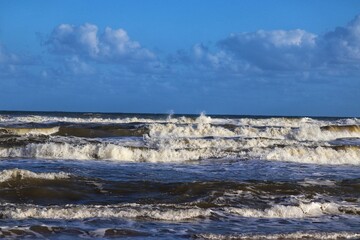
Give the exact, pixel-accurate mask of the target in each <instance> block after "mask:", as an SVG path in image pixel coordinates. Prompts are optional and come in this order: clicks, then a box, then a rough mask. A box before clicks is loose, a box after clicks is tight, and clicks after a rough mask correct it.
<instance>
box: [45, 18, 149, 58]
mask: <svg viewBox="0 0 360 240" xmlns="http://www.w3.org/2000/svg"><path fill="white" fill-rule="evenodd" d="M45 44H46V45H47V46H48V47H49V50H50V52H52V53H56V54H64V55H67V54H73V55H79V56H82V57H86V58H90V59H92V60H96V61H100V62H134V61H135V62H136V61H148V60H154V59H155V54H154V53H152V52H151V51H150V50H148V49H146V48H143V47H142V46H141V45H140V44H139V43H138V42H136V41H133V40H131V39H130V37H129V36H128V34H127V32H126V31H125V30H123V29H111V28H109V27H106V28H105V30H104V32H103V33H99V31H98V27H97V26H96V25H93V24H89V23H86V24H83V25H80V26H74V25H69V24H61V25H59V26H58V27H56V28H55V29H54V30H53V32H52V33H51V34H50V37H49V39H48V40H47V41H46V42H45Z"/></svg>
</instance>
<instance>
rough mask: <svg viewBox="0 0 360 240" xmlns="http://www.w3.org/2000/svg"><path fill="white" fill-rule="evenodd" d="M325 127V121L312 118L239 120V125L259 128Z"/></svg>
mask: <svg viewBox="0 0 360 240" xmlns="http://www.w3.org/2000/svg"><path fill="white" fill-rule="evenodd" d="M309 124H312V125H323V124H324V122H323V121H319V120H315V119H312V118H307V117H304V118H283V117H278V118H276V117H273V118H259V119H256V118H242V119H239V120H238V125H248V126H257V127H269V126H273V127H300V126H304V125H309Z"/></svg>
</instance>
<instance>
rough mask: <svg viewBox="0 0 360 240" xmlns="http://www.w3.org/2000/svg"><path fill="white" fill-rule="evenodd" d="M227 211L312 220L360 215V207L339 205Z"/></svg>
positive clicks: (228, 210)
mask: <svg viewBox="0 0 360 240" xmlns="http://www.w3.org/2000/svg"><path fill="white" fill-rule="evenodd" d="M225 211H226V212H228V213H231V214H236V215H239V216H242V217H247V218H283V219H286V218H288V219H295V218H311V217H320V216H324V215H332V216H335V215H344V214H355V215H356V214H359V213H360V209H359V207H358V206H341V205H339V204H337V203H319V202H312V203H300V204H299V205H298V206H285V205H275V206H273V207H271V208H268V209H265V210H259V209H251V208H236V207H228V208H225Z"/></svg>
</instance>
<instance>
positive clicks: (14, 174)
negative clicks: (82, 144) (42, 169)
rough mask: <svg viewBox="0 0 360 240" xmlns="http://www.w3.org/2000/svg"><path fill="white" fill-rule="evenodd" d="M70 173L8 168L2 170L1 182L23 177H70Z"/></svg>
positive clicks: (51, 178) (49, 178)
mask: <svg viewBox="0 0 360 240" xmlns="http://www.w3.org/2000/svg"><path fill="white" fill-rule="evenodd" d="M69 177H70V174H69V173H64V172H59V173H35V172H31V171H29V170H24V169H17V168H15V169H7V170H3V171H1V172H0V183H2V182H7V181H10V180H22V179H30V178H32V179H47V180H54V179H64V178H69Z"/></svg>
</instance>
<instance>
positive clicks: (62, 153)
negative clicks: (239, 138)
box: [0, 143, 233, 162]
mask: <svg viewBox="0 0 360 240" xmlns="http://www.w3.org/2000/svg"><path fill="white" fill-rule="evenodd" d="M231 156H233V154H231V153H227V152H222V151H221V150H220V149H197V150H187V149H181V150H172V149H158V150H155V149H146V148H132V147H123V146H118V145H115V144H103V143H87V144H83V145H75V144H69V143H41V144H34V143H31V144H28V145H26V146H22V147H14V148H2V149H0V157H28V158H45V159H78V160H86V159H106V160H118V161H134V162H178V161H189V160H199V159H207V158H223V157H231Z"/></svg>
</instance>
